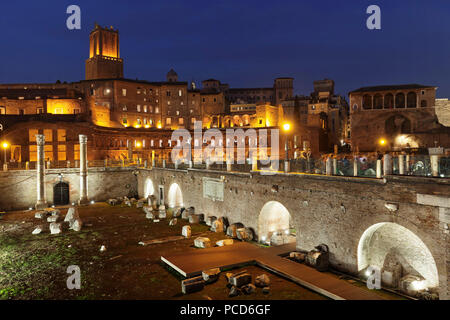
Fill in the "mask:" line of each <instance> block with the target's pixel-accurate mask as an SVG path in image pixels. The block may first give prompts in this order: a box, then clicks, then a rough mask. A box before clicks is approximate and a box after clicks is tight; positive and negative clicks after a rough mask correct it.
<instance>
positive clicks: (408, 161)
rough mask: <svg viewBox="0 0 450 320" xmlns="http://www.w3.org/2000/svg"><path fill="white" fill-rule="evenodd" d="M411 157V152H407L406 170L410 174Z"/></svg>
mask: <svg viewBox="0 0 450 320" xmlns="http://www.w3.org/2000/svg"><path fill="white" fill-rule="evenodd" d="M410 158H411V156H410V155H409V154H407V155H406V163H405V164H406V166H405V170H406V174H409V170H410V168H409V166H410V161H411V160H410Z"/></svg>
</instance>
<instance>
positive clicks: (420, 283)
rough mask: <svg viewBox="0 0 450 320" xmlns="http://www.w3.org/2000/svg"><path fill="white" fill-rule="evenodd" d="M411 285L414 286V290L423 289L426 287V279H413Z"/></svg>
mask: <svg viewBox="0 0 450 320" xmlns="http://www.w3.org/2000/svg"><path fill="white" fill-rule="evenodd" d="M411 286H412V288H413V290H416V291H421V290H424V289H426V285H425V281H423V280H422V281H418V280H416V281H413V282H411Z"/></svg>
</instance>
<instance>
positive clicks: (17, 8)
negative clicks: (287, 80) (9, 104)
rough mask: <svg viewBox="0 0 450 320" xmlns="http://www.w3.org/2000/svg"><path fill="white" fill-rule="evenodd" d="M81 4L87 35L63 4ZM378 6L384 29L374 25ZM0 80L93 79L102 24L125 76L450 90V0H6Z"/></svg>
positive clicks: (302, 87)
mask: <svg viewBox="0 0 450 320" xmlns="http://www.w3.org/2000/svg"><path fill="white" fill-rule="evenodd" d="M71 4H77V5H79V6H80V7H81V15H82V17H81V23H82V28H81V30H74V31H70V30H68V29H67V28H66V19H67V17H68V15H67V14H66V8H67V6H68V5H71ZM371 4H377V5H379V6H380V7H381V13H382V30H378V31H371V30H368V29H367V28H366V19H367V17H368V15H367V14H366V13H365V11H366V8H367V7H368V6H369V5H371ZM0 12H1V15H2V18H1V19H0V28H1V30H2V33H1V47H0V48H1V50H0V58H1V59H0V83H16V82H55V81H56V80H58V79H59V80H61V81H77V80H80V79H84V61H85V60H86V59H87V58H88V49H89V38H88V35H89V32H90V31H91V30H92V28H93V26H94V22H97V23H99V24H100V25H102V26H110V25H113V26H114V28H118V29H119V32H120V47H121V48H120V49H121V50H120V52H121V57H122V58H124V60H125V64H124V73H125V77H127V78H139V79H145V80H149V81H160V80H163V79H164V78H165V74H166V73H167V71H168V70H169V69H170V68H172V67H173V68H174V69H175V70H176V71H177V73H178V75H179V79H180V80H181V81H190V80H192V79H193V80H195V81H196V82H197V84H198V85H199V83H200V81H201V80H204V79H207V78H216V79H219V80H221V81H222V82H224V83H229V84H230V86H231V87H259V86H264V87H266V86H272V82H273V78H275V77H278V76H291V77H294V78H295V82H294V86H295V92H296V93H297V94H309V93H310V92H311V91H312V81H313V80H317V79H323V78H331V79H334V80H335V82H336V91H337V92H338V93H340V94H343V95H347V93H348V92H349V91H350V90H353V89H357V88H359V87H361V86H368V85H380V84H398V83H420V84H429V85H436V86H439V89H438V96H439V97H450V76H449V75H450V19H448V15H449V14H450V1H447V0H429V1H425V0H422V1H416V0H395V1H393V0H388V1H365V0H361V1H354V0H351V1H350V0H321V1H313V0H308V1H306V0H295V1H283V0H280V1H273V0H271V1H266V0H241V1H235V0H228V1H221V0H220V1H219V0H209V1H197V0H192V1H187V0H183V1H181V0H178V1H174V0H158V1H149V0H147V1H136V0H133V1H112V0H109V1H103V0H101V1H99V0H95V1H76V0H73V1H62V0H55V1H6V0H5V1H2V2H1V4H0Z"/></svg>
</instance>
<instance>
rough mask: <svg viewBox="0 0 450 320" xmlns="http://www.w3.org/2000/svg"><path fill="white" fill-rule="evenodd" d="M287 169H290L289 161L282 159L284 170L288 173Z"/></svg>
mask: <svg viewBox="0 0 450 320" xmlns="http://www.w3.org/2000/svg"><path fill="white" fill-rule="evenodd" d="M289 171H291V163H290V162H289V160H284V172H285V173H288V172H289Z"/></svg>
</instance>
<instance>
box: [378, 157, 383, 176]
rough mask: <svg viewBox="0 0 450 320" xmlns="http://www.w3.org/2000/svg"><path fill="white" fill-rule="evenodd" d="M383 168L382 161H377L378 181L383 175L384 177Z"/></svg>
mask: <svg viewBox="0 0 450 320" xmlns="http://www.w3.org/2000/svg"><path fill="white" fill-rule="evenodd" d="M381 166H382V163H381V160H379V159H378V160H377V178H378V179H380V178H381V175H382V172H381V169H382V168H381Z"/></svg>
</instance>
